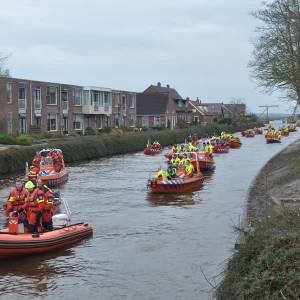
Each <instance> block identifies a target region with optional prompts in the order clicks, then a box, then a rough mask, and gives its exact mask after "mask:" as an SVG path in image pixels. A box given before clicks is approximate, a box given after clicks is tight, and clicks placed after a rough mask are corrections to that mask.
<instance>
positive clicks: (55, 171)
mask: <svg viewBox="0 0 300 300" xmlns="http://www.w3.org/2000/svg"><path fill="white" fill-rule="evenodd" d="M68 176H69V172H68V170H67V168H66V167H65V163H64V157H63V154H62V151H61V150H60V149H43V150H41V151H40V152H37V153H36V155H35V157H34V158H33V160H32V165H31V167H30V171H29V172H28V175H27V178H28V180H31V181H35V180H36V179H37V178H38V179H40V180H41V181H42V182H43V184H45V185H47V186H48V187H56V186H58V185H60V184H63V183H65V182H67V181H68Z"/></svg>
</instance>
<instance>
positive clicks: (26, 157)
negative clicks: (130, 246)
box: [0, 123, 257, 175]
mask: <svg viewBox="0 0 300 300" xmlns="http://www.w3.org/2000/svg"><path fill="white" fill-rule="evenodd" d="M255 125H257V124H253V123H252V124H249V123H248V124H244V125H241V126H238V127H237V126H233V125H225V124H213V125H207V126H205V127H204V126H197V127H191V128H188V129H175V130H160V131H154V130H150V131H146V132H143V131H142V132H135V133H125V134H113V133H112V134H103V135H96V136H80V137H74V138H73V139H69V140H62V141H54V142H51V141H50V142H49V143H47V144H41V145H32V146H23V147H20V146H19V147H14V146H12V147H11V148H10V149H8V150H3V151H0V175H4V174H12V173H17V172H21V171H23V170H24V168H25V163H26V162H30V161H31V160H32V158H33V156H34V154H35V152H36V151H39V150H41V149H43V148H60V149H62V151H63V153H64V157H65V162H66V163H71V162H78V161H82V160H89V159H96V158H101V157H105V156H112V155H118V154H125V153H130V152H136V151H141V150H143V149H144V146H145V144H146V143H147V141H148V139H151V141H154V140H158V141H159V142H160V143H161V145H162V146H167V145H171V144H174V143H181V142H183V141H184V140H185V139H186V138H187V136H188V135H190V134H194V133H197V134H198V136H200V137H208V136H211V135H214V134H220V133H221V132H222V131H226V132H236V131H240V130H245V129H247V128H251V127H253V126H255Z"/></svg>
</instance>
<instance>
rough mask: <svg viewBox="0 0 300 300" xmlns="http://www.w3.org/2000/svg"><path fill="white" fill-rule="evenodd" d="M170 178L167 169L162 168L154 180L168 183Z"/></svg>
mask: <svg viewBox="0 0 300 300" xmlns="http://www.w3.org/2000/svg"><path fill="white" fill-rule="evenodd" d="M167 177H168V171H167V170H165V169H162V168H160V169H159V170H158V171H157V172H156V175H155V177H154V179H162V180H163V181H166V180H167Z"/></svg>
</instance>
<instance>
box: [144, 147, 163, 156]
mask: <svg viewBox="0 0 300 300" xmlns="http://www.w3.org/2000/svg"><path fill="white" fill-rule="evenodd" d="M160 153H161V150H160V149H158V148H153V147H151V146H150V147H146V148H145V149H144V154H146V155H156V154H160Z"/></svg>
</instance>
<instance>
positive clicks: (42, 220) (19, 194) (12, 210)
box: [6, 181, 56, 233]
mask: <svg viewBox="0 0 300 300" xmlns="http://www.w3.org/2000/svg"><path fill="white" fill-rule="evenodd" d="M55 197H56V195H55V193H54V191H52V190H51V189H50V188H48V187H47V186H46V185H43V184H42V183H41V182H39V181H37V182H36V185H35V184H34V183H33V182H32V181H28V182H26V184H25V185H24V183H23V182H22V181H17V182H16V184H15V187H14V188H13V189H12V190H11V192H10V195H9V197H8V200H7V203H6V217H7V218H8V217H18V221H19V224H24V229H25V232H30V233H36V232H43V231H51V230H53V224H52V216H53V211H54V207H55V206H54V205H55Z"/></svg>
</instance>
